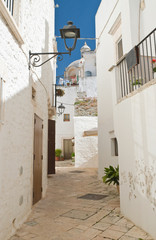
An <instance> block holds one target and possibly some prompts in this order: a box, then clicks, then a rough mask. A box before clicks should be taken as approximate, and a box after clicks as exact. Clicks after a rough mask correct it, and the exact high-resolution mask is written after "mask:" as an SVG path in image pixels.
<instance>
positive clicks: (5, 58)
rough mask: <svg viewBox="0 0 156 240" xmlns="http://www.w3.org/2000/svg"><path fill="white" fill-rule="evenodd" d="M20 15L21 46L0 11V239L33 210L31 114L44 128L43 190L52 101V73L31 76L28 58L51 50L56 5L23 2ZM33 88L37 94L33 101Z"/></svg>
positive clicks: (44, 69) (39, 71) (49, 67)
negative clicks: (0, 85)
mask: <svg viewBox="0 0 156 240" xmlns="http://www.w3.org/2000/svg"><path fill="white" fill-rule="evenodd" d="M0 1H1V3H2V2H4V1H2V0H0ZM1 10H2V9H1ZM19 13H20V14H19V19H18V22H17V28H18V29H19V31H20V33H21V36H22V38H23V44H22V45H21V44H20V43H19V39H18V38H17V37H15V35H14V34H13V33H12V29H11V27H10V25H9V24H7V21H6V19H5V18H4V17H3V13H2V12H1V11H0V39H1V50H0V63H3V64H0V77H2V78H3V79H4V80H5V82H4V102H3V105H4V115H3V124H0V192H1V196H0V216H1V220H0V240H6V239H8V238H9V237H10V236H11V235H12V234H13V233H14V232H15V230H16V229H17V228H19V227H20V225H21V224H22V223H23V221H24V220H25V219H26V217H27V216H28V214H29V213H30V211H31V208H32V187H33V186H32V182H33V137H34V136H33V135H34V113H36V114H37V115H38V116H39V117H40V118H42V119H43V124H44V129H43V157H44V159H43V168H42V171H43V176H42V182H43V196H44V195H45V192H46V188H47V127H48V126H47V120H48V106H47V100H48V97H49V98H52V97H51V92H52V91H51V88H52V81H53V80H54V77H53V70H54V69H53V64H51V63H48V65H46V66H44V67H41V68H39V69H37V70H35V69H34V70H33V71H34V73H32V71H30V72H29V70H28V60H29V54H28V53H29V50H31V51H32V52H35V51H37V52H41V51H44V50H46V51H47V50H52V38H53V36H54V3H53V1H51V2H45V1H39V2H38V1H37V0H35V1H24V0H21V1H20V4H19ZM2 66H3V67H2ZM45 72H46V73H45ZM54 72H55V71H54ZM32 86H33V87H34V88H35V90H36V100H35V101H33V100H32Z"/></svg>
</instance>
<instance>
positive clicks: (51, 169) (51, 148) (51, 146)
mask: <svg viewBox="0 0 156 240" xmlns="http://www.w3.org/2000/svg"><path fill="white" fill-rule="evenodd" d="M48 174H55V121H54V120H48Z"/></svg>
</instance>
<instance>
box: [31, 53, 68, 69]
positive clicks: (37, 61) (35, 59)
mask: <svg viewBox="0 0 156 240" xmlns="http://www.w3.org/2000/svg"><path fill="white" fill-rule="evenodd" d="M64 54H68V55H71V50H69V52H48V53H32V52H31V51H29V70H30V69H31V66H33V67H41V66H42V65H43V64H45V63H47V62H49V61H50V60H51V59H52V58H54V57H57V56H58V58H57V60H58V61H62V60H63V55H64ZM43 55H52V56H51V57H50V58H48V59H47V60H45V61H44V62H41V56H43Z"/></svg>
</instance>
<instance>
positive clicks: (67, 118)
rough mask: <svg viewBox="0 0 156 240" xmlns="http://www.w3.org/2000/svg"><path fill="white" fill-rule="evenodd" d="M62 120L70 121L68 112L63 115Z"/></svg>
mask: <svg viewBox="0 0 156 240" xmlns="http://www.w3.org/2000/svg"><path fill="white" fill-rule="evenodd" d="M63 121H64V122H69V121H70V114H64V115H63Z"/></svg>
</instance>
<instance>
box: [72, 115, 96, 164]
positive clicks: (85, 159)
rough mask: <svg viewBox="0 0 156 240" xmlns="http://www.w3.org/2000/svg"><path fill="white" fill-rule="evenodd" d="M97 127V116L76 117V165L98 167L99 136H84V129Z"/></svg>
mask: <svg viewBox="0 0 156 240" xmlns="http://www.w3.org/2000/svg"><path fill="white" fill-rule="evenodd" d="M92 128H97V117H74V129H75V167H86V168H87V167H88V168H97V167H98V137H97V136H87V137H84V136H83V134H84V131H87V130H90V129H92Z"/></svg>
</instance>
